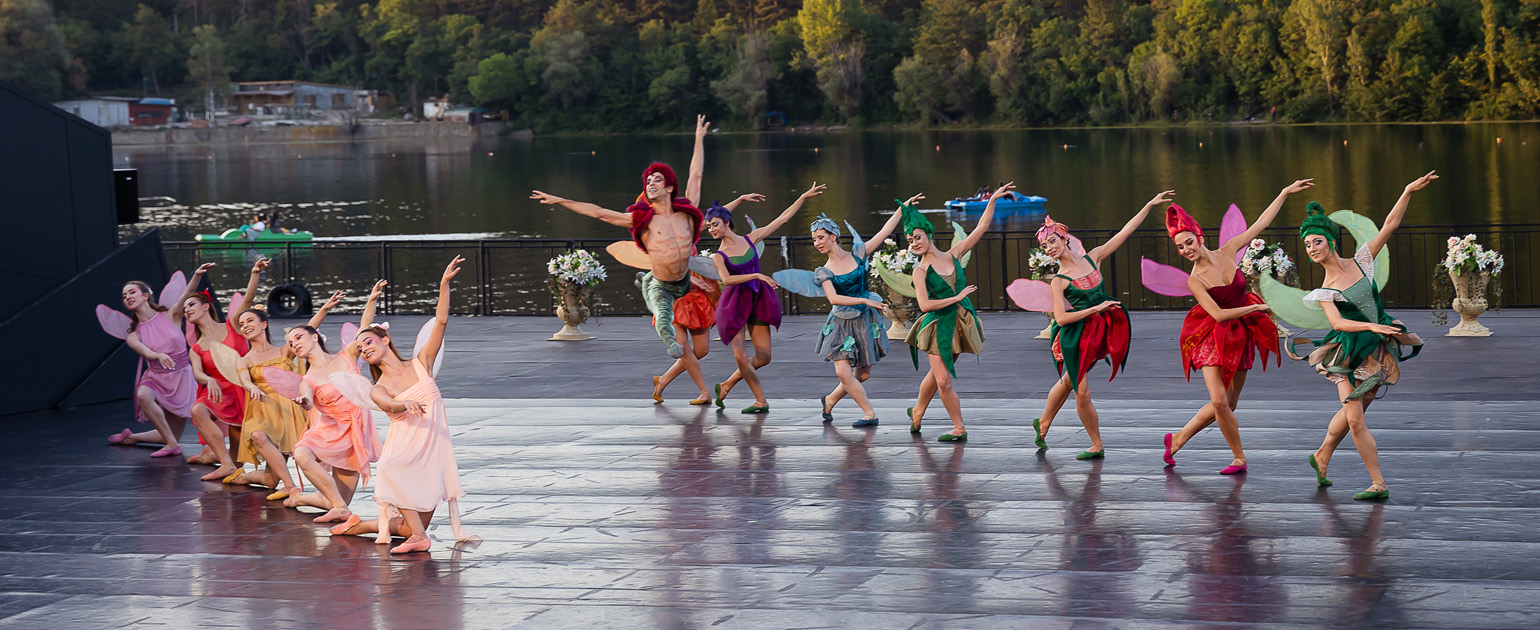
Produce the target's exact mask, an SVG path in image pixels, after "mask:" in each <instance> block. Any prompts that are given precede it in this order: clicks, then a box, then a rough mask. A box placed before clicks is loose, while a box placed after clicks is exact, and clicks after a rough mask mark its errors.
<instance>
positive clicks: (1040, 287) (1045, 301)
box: [1005, 278, 1053, 313]
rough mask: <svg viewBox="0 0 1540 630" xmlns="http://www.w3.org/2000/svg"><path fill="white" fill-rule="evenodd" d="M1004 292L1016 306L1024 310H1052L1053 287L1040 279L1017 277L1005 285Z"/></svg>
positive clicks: (1049, 311) (1041, 311) (1042, 311)
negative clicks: (1008, 284)
mask: <svg viewBox="0 0 1540 630" xmlns="http://www.w3.org/2000/svg"><path fill="white" fill-rule="evenodd" d="M1005 294H1006V295H1008V296H1010V298H1011V301H1012V302H1015V303H1016V306H1020V307H1022V308H1024V309H1026V310H1029V311H1036V312H1039V313H1052V312H1053V287H1050V286H1048V283H1047V282H1043V281H1042V280H1031V279H1027V278H1018V279H1017V280H1016V281H1015V282H1012V283H1011V284H1010V286H1007V287H1005Z"/></svg>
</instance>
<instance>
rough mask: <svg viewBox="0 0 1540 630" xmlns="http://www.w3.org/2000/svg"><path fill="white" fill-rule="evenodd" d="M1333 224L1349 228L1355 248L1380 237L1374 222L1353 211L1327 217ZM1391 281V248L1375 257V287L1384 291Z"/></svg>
mask: <svg viewBox="0 0 1540 630" xmlns="http://www.w3.org/2000/svg"><path fill="white" fill-rule="evenodd" d="M1327 218H1328V219H1331V220H1332V222H1334V223H1336V224H1337V225H1340V226H1342V227H1345V228H1347V231H1348V233H1349V234H1352V235H1353V241H1354V247H1363V246H1364V245H1368V244H1369V241H1372V240H1374V237H1375V236H1377V235H1379V232H1380V227H1379V226H1378V225H1375V224H1374V220H1373V219H1370V218H1369V217H1366V216H1364V215H1361V214H1358V213H1357V212H1353V211H1352V210H1338V211H1336V212H1333V213H1331V216H1329V217H1327ZM1388 279H1390V246H1389V245H1386V246H1384V247H1381V248H1380V253H1379V254H1378V255H1376V256H1375V257H1374V286H1376V287H1378V288H1380V289H1384V288H1385V281H1386V280H1388Z"/></svg>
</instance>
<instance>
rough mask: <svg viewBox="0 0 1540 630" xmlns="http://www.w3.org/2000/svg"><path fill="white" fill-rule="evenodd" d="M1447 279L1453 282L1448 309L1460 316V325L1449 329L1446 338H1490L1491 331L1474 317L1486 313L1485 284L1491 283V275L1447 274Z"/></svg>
mask: <svg viewBox="0 0 1540 630" xmlns="http://www.w3.org/2000/svg"><path fill="white" fill-rule="evenodd" d="M1449 279H1450V280H1453V281H1454V295H1455V298H1454V302H1453V303H1452V304H1450V307H1451V308H1453V309H1454V312H1456V313H1459V314H1460V323H1458V324H1455V325H1454V327H1453V328H1450V329H1449V333H1448V334H1447V335H1446V336H1449V337H1490V336H1492V330H1491V329H1490V328H1487V327H1486V326H1482V325H1481V322H1478V321H1476V317H1477V316H1478V315H1481V314H1482V313H1485V312H1487V283H1488V282H1490V281H1491V279H1492V274H1490V273H1488V272H1485V271H1483V272H1480V273H1455V272H1454V271H1453V270H1451V271H1450V272H1449Z"/></svg>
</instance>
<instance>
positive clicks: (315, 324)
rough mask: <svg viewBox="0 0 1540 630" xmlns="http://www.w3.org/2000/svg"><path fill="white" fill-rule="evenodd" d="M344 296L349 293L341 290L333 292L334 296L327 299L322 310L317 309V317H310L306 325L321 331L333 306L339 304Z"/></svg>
mask: <svg viewBox="0 0 1540 630" xmlns="http://www.w3.org/2000/svg"><path fill="white" fill-rule="evenodd" d="M344 295H347V291H343V290H341V289H338V290H336V291H332V296H331V297H329V298H326V303H325V304H322V305H321V308H318V309H316V312H315V315H312V316H310V321H308V322H305V324H306V325H308V326H310V327H311V328H314V329H316V330H320V329H321V324H322V323H323V322H325V321H326V314H327V313H330V312H331V310H332V307H333V306H336V305H337V304H338V303H339V302H341V301H342V296H344Z"/></svg>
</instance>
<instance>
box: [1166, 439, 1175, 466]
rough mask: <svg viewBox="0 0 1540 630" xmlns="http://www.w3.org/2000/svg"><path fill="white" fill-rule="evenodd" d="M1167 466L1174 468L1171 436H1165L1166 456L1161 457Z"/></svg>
mask: <svg viewBox="0 0 1540 630" xmlns="http://www.w3.org/2000/svg"><path fill="white" fill-rule="evenodd" d="M1163 457H1164V458H1165V460H1166V465H1167V466H1175V465H1176V458H1175V457H1172V456H1171V434H1170V433H1167V434H1166V454H1165V455H1164V456H1163Z"/></svg>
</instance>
